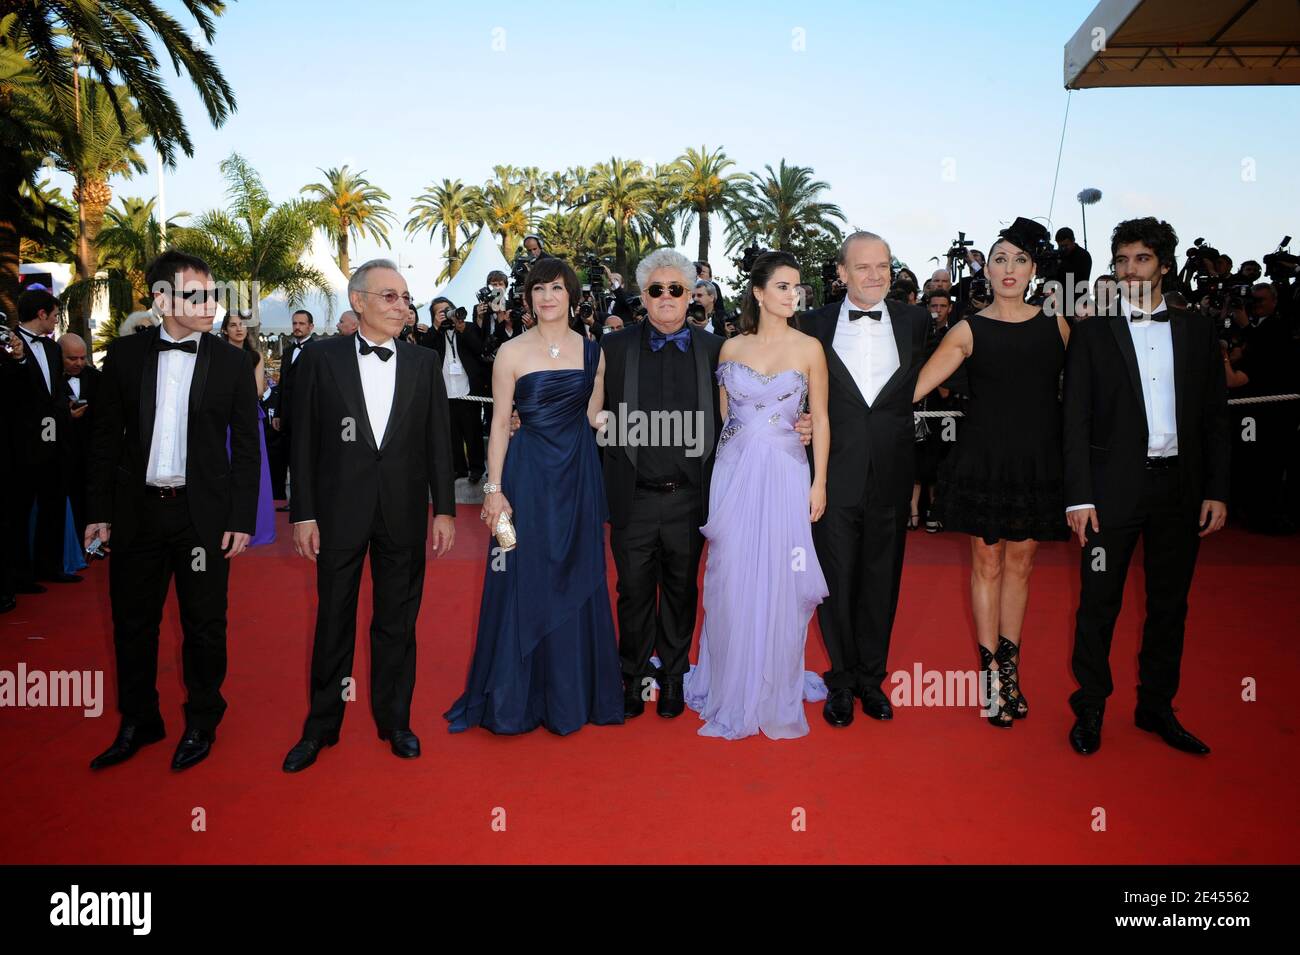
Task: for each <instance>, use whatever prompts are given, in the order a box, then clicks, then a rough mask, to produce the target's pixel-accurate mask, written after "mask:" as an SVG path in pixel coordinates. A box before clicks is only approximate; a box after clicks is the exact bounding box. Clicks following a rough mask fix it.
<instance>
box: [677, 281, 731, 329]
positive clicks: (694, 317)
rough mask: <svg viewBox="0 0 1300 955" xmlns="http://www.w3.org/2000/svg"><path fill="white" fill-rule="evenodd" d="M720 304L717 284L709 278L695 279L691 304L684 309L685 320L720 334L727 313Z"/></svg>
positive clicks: (720, 299)
mask: <svg viewBox="0 0 1300 955" xmlns="http://www.w3.org/2000/svg"><path fill="white" fill-rule="evenodd" d="M721 305H722V298H721V296H720V294H719V293H718V286H717V285H716V284H714V283H713V282H712V281H710V280H709V279H696V280H695V288H694V289H692V290H691V305H690V306H689V307H688V308H687V310H686V318H687V321H689V322H690V323H691V324H693V325H694V326H695V327H696V328H700V329H703V330H705V331H709V332H713V334H715V335H722V334H723V327H722V323H723V322H724V321H725V320H726V317H727V313H726V310H725V309H723V308H722V307H721Z"/></svg>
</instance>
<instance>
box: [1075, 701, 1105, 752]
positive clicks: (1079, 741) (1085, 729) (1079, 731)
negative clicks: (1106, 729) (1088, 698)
mask: <svg viewBox="0 0 1300 955" xmlns="http://www.w3.org/2000/svg"><path fill="white" fill-rule="evenodd" d="M1101 716H1102V712H1101V710H1097V709H1084V710H1080V711H1079V712H1078V713H1077V714H1076V715H1075V720H1074V726H1072V727H1070V745H1071V746H1073V747H1074V751H1075V752H1076V753H1078V754H1080V755H1081V756H1091V755H1092V754H1093V753H1095V752H1097V750H1099V749H1101Z"/></svg>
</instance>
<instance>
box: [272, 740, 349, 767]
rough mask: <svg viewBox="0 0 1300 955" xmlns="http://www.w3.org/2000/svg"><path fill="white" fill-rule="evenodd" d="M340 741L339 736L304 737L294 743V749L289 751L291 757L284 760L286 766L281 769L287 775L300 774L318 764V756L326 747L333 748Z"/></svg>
mask: <svg viewBox="0 0 1300 955" xmlns="http://www.w3.org/2000/svg"><path fill="white" fill-rule="evenodd" d="M338 741H339V738H338V737H337V736H331V737H329V738H327V739H317V738H315V737H313V736H304V737H303V738H302V739H300V740H298V742H296V743H294V745H293V749H291V750H289V755H288V756H286V757H285V758H284V766H283V767H281V768H282V769H284V771H285V772H286V773H296V772H300V771H301V770H304V769H306V768H307V767H308V766H310V765H311V764H312V763H314V762H316V754H317V753H319V752H320V751H321V750H322V749H323V748H324V747H326V746H333V745H334V744H335V743H337V742H338Z"/></svg>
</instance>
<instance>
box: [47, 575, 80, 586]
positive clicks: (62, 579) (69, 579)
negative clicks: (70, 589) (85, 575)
mask: <svg viewBox="0 0 1300 955" xmlns="http://www.w3.org/2000/svg"><path fill="white" fill-rule="evenodd" d="M41 580H44V581H46V582H47V583H51V584H79V583H81V578H80V577H78V576H77V575H76V574H55V575H54V576H53V577H42V578H41Z"/></svg>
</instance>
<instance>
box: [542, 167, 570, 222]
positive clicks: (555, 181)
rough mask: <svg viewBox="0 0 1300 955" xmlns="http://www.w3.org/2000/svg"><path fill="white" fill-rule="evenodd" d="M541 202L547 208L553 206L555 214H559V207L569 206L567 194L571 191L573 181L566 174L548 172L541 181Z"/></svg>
mask: <svg viewBox="0 0 1300 955" xmlns="http://www.w3.org/2000/svg"><path fill="white" fill-rule="evenodd" d="M541 189H542V200H543V201H544V202H545V203H546V204H547V205H548V206H549V205H550V204H551V203H554V204H555V214H556V215H557V216H558V215H559V214H560V208H561V206H565V205H569V193H570V191H571V190H572V189H573V180H572V179H571V178H570V177H569V175H568V174H567V173H563V172H559V171H556V172H549V173H547V174H546V178H544V179H543V180H542V186H541Z"/></svg>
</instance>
